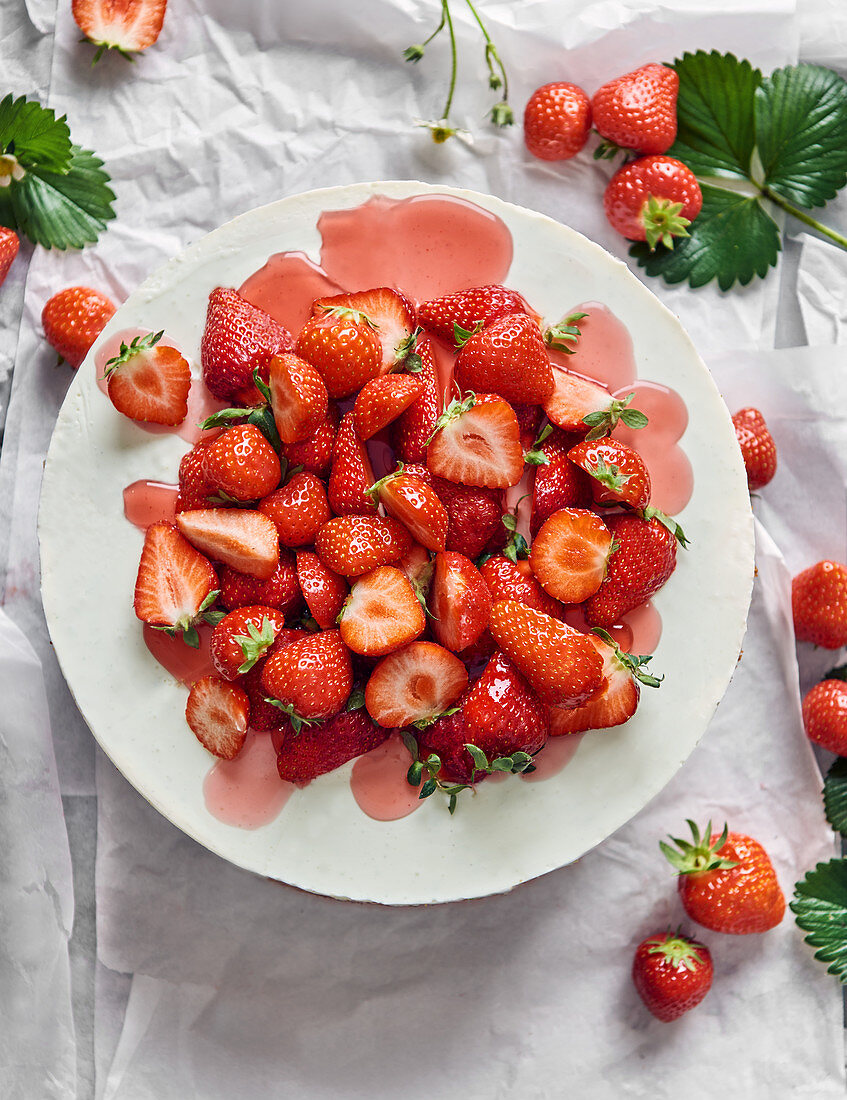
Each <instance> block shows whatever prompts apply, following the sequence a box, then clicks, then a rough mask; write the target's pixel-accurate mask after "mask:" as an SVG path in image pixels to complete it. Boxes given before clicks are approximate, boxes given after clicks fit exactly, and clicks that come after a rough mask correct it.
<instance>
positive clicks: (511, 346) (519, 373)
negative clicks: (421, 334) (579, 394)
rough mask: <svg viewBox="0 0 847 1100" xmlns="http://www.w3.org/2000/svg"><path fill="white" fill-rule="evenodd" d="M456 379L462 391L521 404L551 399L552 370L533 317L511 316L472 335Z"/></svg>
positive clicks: (460, 357)
mask: <svg viewBox="0 0 847 1100" xmlns="http://www.w3.org/2000/svg"><path fill="white" fill-rule="evenodd" d="M456 380H457V382H458V383H459V386H460V387H461V388H462V389H465V390H473V391H475V392H477V393H479V392H482V393H494V394H498V395H499V396H500V397H503V398H505V399H506V401H511V402H513V403H517V404H521V405H524V404H525V405H534V404H538V403H539V402H541V401H544V400H546V399H547V398H548V397H550V395H551V394H552V393H553V370H552V367H551V366H550V358H549V356H548V355H547V349H546V348H545V347H544V341H543V340H542V339H541V331H540V329H539V328H538V325H537V324H536V322H535V321H534V320H533V318H532V317H527V315H526V314H525V313H512V314H509V315H508V316H506V317H501V318H500V319H499V320H497V321H493V322H492V323H491V324H490V325H488V327H487V328H484V329H483V330H482V332H478V333H476V334H475V335H473V336H469V337H468V339H467V340H466V341H465V342H464V343H463V344H462V349H461V351H460V352H459V354H458V355H457V357H456Z"/></svg>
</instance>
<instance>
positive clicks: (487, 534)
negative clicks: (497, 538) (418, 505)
mask: <svg viewBox="0 0 847 1100" xmlns="http://www.w3.org/2000/svg"><path fill="white" fill-rule="evenodd" d="M432 487H433V489H435V491H436V493H437V494H438V496H439V498H440V500H441V503H442V504H443V505H444V507H445V508H446V509H447V515H448V517H449V520H450V525H449V527H448V530H447V543H446V549H447V550H456V551H457V552H458V553H459V554H464V555H465V557H466V558H478V557H479V555H480V554H481V553H482V552H483V550H485V548H486V546H487V545H488V543H489V540H490V539H491V537H492V535H494V533H495V532H497V531H499V530H500V529H501V528H502V523H501V522H500V520H501V518H502V515H503V494H502V493H501V492H500V490H499V489H485V488H481V487H479V486H473V485H457V484H455V482H452V481H445V479H444V478H442V477H436V478H433V482H432Z"/></svg>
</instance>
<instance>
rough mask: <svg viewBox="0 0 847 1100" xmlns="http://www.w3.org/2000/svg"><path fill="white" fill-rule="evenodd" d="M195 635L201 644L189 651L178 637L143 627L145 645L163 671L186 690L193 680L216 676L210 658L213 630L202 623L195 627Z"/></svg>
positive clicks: (190, 648) (189, 648)
mask: <svg viewBox="0 0 847 1100" xmlns="http://www.w3.org/2000/svg"><path fill="white" fill-rule="evenodd" d="M197 633H198V634H199V635H200V645H199V647H198V648H197V649H192V647H191V646H189V645H186V644H185V642H184V641H183V640H182V638H180V637H175V638H172V637H171V635H170V634H166V633H165V632H164V631H163V630H155V629H154V628H153V627H152V626H147V625H146V624H145V626H144V644H145V645H146V646H147V648H148V649H149V650H150V652H151V653H152V655H153V656H154V657H155V659H156V660H157V661H158V662H159V664H160V665H161V666H162V668H165V669H167V671H168V672H169V673H170V674H171V676H173V678H174V679H175V680H179V681H180V682H181V683H183V684H185V686H186V687H191V685H192V684H193V683H194V682H195V680H200V679H201V678H202V677H203V676H214V675H215V674H216V673H215V668H214V665H213V664H212V658H211V657H210V656H209V639H210V637H211V635H212V628H211V627H210V626H207V625H206V624H205V623H201V625H200V626H198V627H197Z"/></svg>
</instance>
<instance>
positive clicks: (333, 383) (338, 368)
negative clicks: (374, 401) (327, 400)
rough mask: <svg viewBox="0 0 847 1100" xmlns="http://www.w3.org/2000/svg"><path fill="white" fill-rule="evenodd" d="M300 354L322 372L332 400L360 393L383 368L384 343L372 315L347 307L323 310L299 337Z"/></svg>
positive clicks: (309, 321) (304, 327)
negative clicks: (371, 318) (381, 342)
mask: <svg viewBox="0 0 847 1100" xmlns="http://www.w3.org/2000/svg"><path fill="white" fill-rule="evenodd" d="M297 354H298V355H299V356H300V358H301V359H305V360H307V362H309V363H311V364H312V366H313V367H315V368H316V370H317V371H318V372H319V373H320V375H321V377H322V378H323V380H324V384H325V386H326V389H327V393H328V394H329V396H330V397H331V398H332V399H333V400H338V399H339V398H343V397H350V395H351V394H354V393H357V392H358V391H359V390H360V389H361V388H362V386H364V384H365V383H366V382H369V381H370V380H371V378H376V376H377V375H378V374H380V373H381V369H382V345H381V344H380V341H379V335H378V334H377V331H376V328H375V327H374V325H373V323H372V322H371V320H370V318H369V317H366V316H365V314H364V313H360V312H359V311H358V310H355V309H349V308H347V307H346V306H332V307H328V308H326V309H321V310H320V312H319V313H318V314H317V315H316V316H313V317H311V318H310V319H309V320H308V321H307V322H306V324H305V325H304V326H303V328H302V329H301V330H300V335H299V336H298V337H297Z"/></svg>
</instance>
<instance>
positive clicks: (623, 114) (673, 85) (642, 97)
mask: <svg viewBox="0 0 847 1100" xmlns="http://www.w3.org/2000/svg"><path fill="white" fill-rule="evenodd" d="M678 91H679V77H678V76H677V74H676V72H674V70H673V69H670V68H668V67H667V66H666V65H657V64H650V65H642V66H641V68H640V69H636V70H635V71H634V72H631V73H625V74H624V75H623V76H619V77H616V78H615V79H614V80H610V81H609V82H608V84H604V85H603V86H602V88H600V89H598V91H596V92H595V93H594V97H593V99H592V100H591V110H592V114H593V116H594V126H595V128H596V129H597V131H598V133H599V134H601V135H602V136H603V137H604V138H606V140H607V141H610V142H613V143H614V144H615V145H619V146H621V147H622V148H624V149H637V150H638V151H639V152H640V153H664V152H665V150H666V149H670V147H671V146H672V145H673V143H674V139H675V138H676V97H677V93H678Z"/></svg>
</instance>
